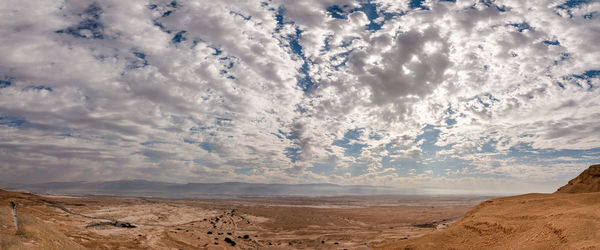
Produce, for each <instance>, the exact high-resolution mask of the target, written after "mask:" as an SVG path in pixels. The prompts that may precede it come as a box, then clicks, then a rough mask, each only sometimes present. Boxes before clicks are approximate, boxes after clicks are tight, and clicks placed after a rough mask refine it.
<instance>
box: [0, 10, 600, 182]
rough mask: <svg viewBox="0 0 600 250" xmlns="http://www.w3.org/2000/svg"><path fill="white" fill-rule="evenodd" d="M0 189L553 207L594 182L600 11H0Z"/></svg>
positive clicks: (599, 119)
mask: <svg viewBox="0 0 600 250" xmlns="http://www.w3.org/2000/svg"><path fill="white" fill-rule="evenodd" d="M0 20H2V21H1V22H0V173H1V174H0V183H4V184H7V183H41V182H50V181H107V180H123V179H145V180H153V181H165V182H176V183H187V182H226V181H239V182H252V183H336V184H342V185H385V186H392V187H397V188H398V189H399V190H409V189H410V190H421V191H423V192H431V193H482V192H483V193H525V192H553V191H554V190H555V189H557V188H558V187H560V186H562V185H564V184H565V183H566V182H567V181H568V180H569V179H571V178H573V177H575V176H577V175H578V174H579V173H580V172H581V171H582V170H584V169H585V168H587V166H589V165H591V164H593V163H599V162H600V42H599V41H600V1H595V0H568V1H564V0H553V1H545V0H532V1H520V0H497V1H493V0H488V1H484V0H482V1H468V0H462V1H461V0H456V1H448V0H446V1H439V0H424V1H423V0H421V1H419V0H410V1H403V0H370V1H369V0H306V1H293V0H270V1H269V0H267V1H180V0H177V1H162V0H161V1H158V0H132V1H122V0H102V1H85V0H63V1H56V0H3V1H1V2H0Z"/></svg>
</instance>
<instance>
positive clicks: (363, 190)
mask: <svg viewBox="0 0 600 250" xmlns="http://www.w3.org/2000/svg"><path fill="white" fill-rule="evenodd" d="M3 188H6V189H13V190H26V191H29V192H32V193H38V194H63V195H116V196H138V197H160V198H228V197H294V196H308V197H315V196H345V195H393V194H409V191H410V190H399V189H396V188H392V187H387V186H363V185H351V186H344V185H337V184H328V183H317V184H263V183H243V182H224V183H187V184H177V183H167V182H154V181H146V180H120V181H106V182H48V183H40V184H11V185H7V186H5V187H3Z"/></svg>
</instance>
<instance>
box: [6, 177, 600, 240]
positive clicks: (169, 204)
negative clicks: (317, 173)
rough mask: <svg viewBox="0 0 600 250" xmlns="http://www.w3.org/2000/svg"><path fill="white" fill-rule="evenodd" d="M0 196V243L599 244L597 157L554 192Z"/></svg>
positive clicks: (599, 183)
mask: <svg viewBox="0 0 600 250" xmlns="http://www.w3.org/2000/svg"><path fill="white" fill-rule="evenodd" d="M0 204H1V205H0V247H1V249H600V165H593V166H590V167H589V168H588V169H587V170H585V171H583V172H582V173H581V174H580V175H579V176H577V177H576V178H574V179H572V180H571V181H569V182H568V183H567V184H566V185H564V186H563V187H560V188H558V190H557V191H556V192H554V193H551V194H538V193H532V194H523V195H517V196H510V197H484V196H458V195H454V196H452V195H445V196H432V195H429V196H424V195H370V196H366V195H365V196H336V197H270V198H264V197H263V198H258V197H255V198H221V199H214V198H213V199H160V198H149V197H116V196H93V195H88V196H59V195H42V194H31V193H26V192H12V191H5V190H0ZM13 204H16V207H17V216H16V217H17V221H18V222H17V224H15V219H14V214H13V213H14V212H13V211H14V210H13Z"/></svg>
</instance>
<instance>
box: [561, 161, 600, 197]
mask: <svg viewBox="0 0 600 250" xmlns="http://www.w3.org/2000/svg"><path fill="white" fill-rule="evenodd" d="M590 192H600V164H598V165H592V166H590V167H589V168H588V169H586V170H585V171H583V172H582V173H581V174H580V175H579V176H577V177H575V178H574V179H572V180H571V181H569V183H567V185H564V186H562V187H561V188H559V189H558V190H557V191H556V193H590Z"/></svg>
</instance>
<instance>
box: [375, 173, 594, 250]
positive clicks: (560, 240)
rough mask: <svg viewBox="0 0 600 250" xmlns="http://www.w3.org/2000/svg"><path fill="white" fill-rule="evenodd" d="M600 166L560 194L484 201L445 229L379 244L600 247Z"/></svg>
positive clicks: (395, 246)
mask: <svg viewBox="0 0 600 250" xmlns="http://www.w3.org/2000/svg"><path fill="white" fill-rule="evenodd" d="M598 183H600V165H594V166H591V167H590V168H589V169H587V170H585V171H584V172H583V173H582V174H581V175H579V176H578V177H576V178H575V179H573V180H571V181H570V182H569V183H568V184H567V185H565V186H564V187H561V188H560V189H559V190H558V191H557V192H556V193H554V194H526V195H519V196H513V197H504V198H498V199H493V200H489V201H485V202H482V203H481V204H479V205H478V206H477V207H475V208H474V209H472V210H471V211H469V212H468V213H467V214H465V216H463V217H462V218H461V219H460V220H459V221H458V222H456V223H455V224H453V225H451V226H450V227H448V228H447V229H445V230H442V231H437V232H433V233H431V234H427V235H424V236H422V237H417V238H412V239H407V240H401V241H396V242H391V243H386V244H382V245H379V246H377V247H376V248H377V249H600V192H598V191H600V190H599V189H598Z"/></svg>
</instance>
